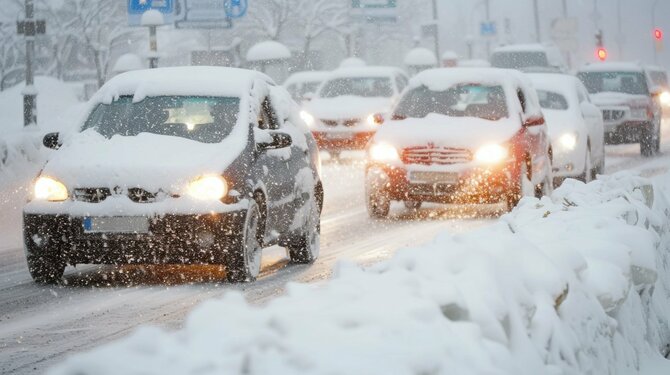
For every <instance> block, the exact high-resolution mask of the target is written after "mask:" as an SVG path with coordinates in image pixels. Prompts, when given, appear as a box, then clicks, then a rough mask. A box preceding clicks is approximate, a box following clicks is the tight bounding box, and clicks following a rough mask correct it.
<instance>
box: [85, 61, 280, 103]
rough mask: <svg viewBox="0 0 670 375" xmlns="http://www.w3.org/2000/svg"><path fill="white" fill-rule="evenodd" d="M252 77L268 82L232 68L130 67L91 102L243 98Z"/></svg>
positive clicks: (267, 79)
mask: <svg viewBox="0 0 670 375" xmlns="http://www.w3.org/2000/svg"><path fill="white" fill-rule="evenodd" d="M255 80H264V81H266V82H272V79H270V78H269V77H268V76H266V75H265V74H263V73H260V72H256V71H252V70H245V69H235V68H222V67H209V66H187V67H174V68H159V69H145V70H134V71H131V72H127V73H123V74H119V75H118V76H116V77H114V78H112V79H111V80H109V82H107V83H106V84H105V85H104V86H103V87H102V88H101V89H100V91H99V92H98V93H97V94H96V95H95V97H94V101H98V102H104V103H110V102H112V101H113V100H114V98H115V97H118V96H121V95H133V96H135V100H136V101H139V100H142V99H143V98H145V97H147V96H161V95H199V96H226V97H243V96H245V95H247V94H248V92H249V90H250V89H251V86H252V85H253V82H254V81H255Z"/></svg>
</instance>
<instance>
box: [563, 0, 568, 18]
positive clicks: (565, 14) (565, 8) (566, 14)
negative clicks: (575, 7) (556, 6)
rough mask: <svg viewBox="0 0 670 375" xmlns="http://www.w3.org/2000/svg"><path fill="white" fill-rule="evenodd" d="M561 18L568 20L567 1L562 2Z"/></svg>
mask: <svg viewBox="0 0 670 375" xmlns="http://www.w3.org/2000/svg"><path fill="white" fill-rule="evenodd" d="M563 18H568V0H563Z"/></svg>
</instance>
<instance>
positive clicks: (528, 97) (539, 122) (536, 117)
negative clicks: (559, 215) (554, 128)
mask: <svg viewBox="0 0 670 375" xmlns="http://www.w3.org/2000/svg"><path fill="white" fill-rule="evenodd" d="M517 97H518V99H519V103H520V104H521V111H522V113H521V120H522V122H523V127H524V129H523V133H524V143H525V145H526V147H527V150H526V151H527V152H528V154H529V155H530V159H531V168H532V179H533V181H532V182H533V183H534V184H541V183H542V182H543V181H544V179H545V177H546V174H547V173H550V172H551V160H549V158H548V152H547V151H548V150H549V136H548V131H547V124H546V122H545V121H544V117H543V116H542V112H541V111H540V109H539V103H537V100H534V99H533V96H532V93H530V92H527V91H526V90H525V89H524V88H523V87H518V88H517Z"/></svg>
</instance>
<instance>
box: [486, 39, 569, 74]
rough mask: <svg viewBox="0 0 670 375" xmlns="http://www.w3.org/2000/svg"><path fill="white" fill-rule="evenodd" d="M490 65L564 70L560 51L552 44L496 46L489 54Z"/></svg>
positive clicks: (565, 66)
mask: <svg viewBox="0 0 670 375" xmlns="http://www.w3.org/2000/svg"><path fill="white" fill-rule="evenodd" d="M491 66H492V67H494V68H503V69H518V70H522V71H526V70H528V69H531V70H532V69H537V68H545V69H554V70H556V71H566V70H567V65H566V63H565V60H564V59H563V55H562V54H561V51H560V50H559V49H558V47H556V46H555V45H553V44H511V45H507V46H501V47H498V48H496V49H495V50H494V51H493V54H492V55H491Z"/></svg>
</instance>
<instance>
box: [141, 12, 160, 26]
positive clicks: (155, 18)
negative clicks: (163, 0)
mask: <svg viewBox="0 0 670 375" xmlns="http://www.w3.org/2000/svg"><path fill="white" fill-rule="evenodd" d="M140 25H142V26H162V25H165V19H164V18H163V13H161V12H159V11H158V10H156V9H149V10H147V11H146V12H144V13H143V14H142V18H141V20H140Z"/></svg>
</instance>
